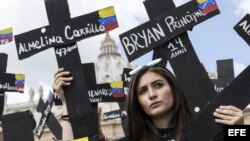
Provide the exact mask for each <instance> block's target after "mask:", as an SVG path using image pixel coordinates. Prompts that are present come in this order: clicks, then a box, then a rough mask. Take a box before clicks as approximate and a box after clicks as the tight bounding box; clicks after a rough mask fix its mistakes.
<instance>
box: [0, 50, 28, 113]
mask: <svg viewBox="0 0 250 141" xmlns="http://www.w3.org/2000/svg"><path fill="white" fill-rule="evenodd" d="M0 61H1V63H0V94H1V95H0V115H2V114H3V109H4V93H5V92H20V93H23V92H24V82H25V76H24V74H12V73H6V69H7V62H8V55H7V54H5V53H0Z"/></svg>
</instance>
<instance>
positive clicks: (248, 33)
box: [234, 14, 250, 46]
mask: <svg viewBox="0 0 250 141" xmlns="http://www.w3.org/2000/svg"><path fill="white" fill-rule="evenodd" d="M234 30H235V31H236V32H237V33H238V34H239V35H240V36H241V37H242V38H243V39H244V40H245V41H246V42H247V44H248V45H249V46H250V14H246V16H245V17H244V18H243V19H242V20H240V21H239V23H237V24H236V25H235V26H234Z"/></svg>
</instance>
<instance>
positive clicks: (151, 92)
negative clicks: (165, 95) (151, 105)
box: [148, 88, 157, 99]
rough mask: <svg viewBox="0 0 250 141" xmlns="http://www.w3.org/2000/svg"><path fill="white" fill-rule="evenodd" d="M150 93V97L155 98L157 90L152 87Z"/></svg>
mask: <svg viewBox="0 0 250 141" xmlns="http://www.w3.org/2000/svg"><path fill="white" fill-rule="evenodd" d="M148 93H149V99H154V98H156V96H157V95H156V92H155V91H154V89H152V88H149V90H148Z"/></svg>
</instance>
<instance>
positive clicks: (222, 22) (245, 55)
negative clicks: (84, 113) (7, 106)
mask: <svg viewBox="0 0 250 141" xmlns="http://www.w3.org/2000/svg"><path fill="white" fill-rule="evenodd" d="M187 1H188V0H175V3H176V5H177V6H179V5H181V4H183V3H185V2H187ZM68 2H69V7H70V12H71V17H72V18H74V17H77V16H80V15H84V14H87V13H90V12H94V11H96V10H98V9H102V8H104V7H107V6H111V5H112V6H114V8H115V11H116V16H117V19H118V24H119V28H117V29H114V30H113V31H111V32H110V35H111V36H112V37H113V38H114V39H115V40H116V44H117V45H118V48H119V52H120V53H121V54H122V57H123V58H126V56H125V54H124V50H123V48H122V46H121V43H120V40H119V34H121V33H123V32H125V31H127V30H129V29H131V28H133V27H135V26H138V25H140V24H142V23H144V22H146V21H148V20H149V18H148V16H147V14H146V10H145V8H144V5H143V3H142V2H143V0H68ZM0 3H1V5H0V30H1V29H4V28H7V27H12V28H13V34H14V35H17V34H21V33H24V32H27V31H30V30H33V29H36V28H39V27H43V26H46V25H48V20H47V15H46V10H45V5H44V0H0ZM217 3H218V6H219V8H220V11H221V14H219V15H217V16H215V17H213V18H211V19H209V20H208V21H205V22H203V23H201V24H199V25H198V26H196V27H195V28H194V29H193V31H192V32H189V36H190V40H191V41H192V44H193V46H194V48H195V51H196V53H197V55H198V57H199V59H200V61H201V62H202V63H203V64H204V66H205V68H206V69H207V70H208V71H209V72H216V60H219V59H234V68H235V75H238V74H239V73H240V72H241V71H242V70H243V69H244V68H245V67H246V66H248V65H249V63H250V59H249V54H250V48H249V46H248V45H247V43H245V41H244V40H243V39H242V38H241V37H239V36H238V34H237V33H236V32H235V31H234V30H233V27H234V26H235V25H236V23H238V22H239V21H240V20H241V19H242V18H243V16H244V15H246V14H247V13H250V0H217ZM104 36H105V34H102V35H98V36H95V37H91V38H88V39H85V40H82V41H80V42H78V43H77V44H78V47H79V51H80V55H81V60H82V63H87V62H95V61H96V60H97V56H98V55H99V53H100V52H99V48H100V45H101V41H102V40H103V39H104ZM0 52H1V53H2V52H4V53H7V54H8V66H7V72H9V73H23V74H25V75H26V78H25V81H26V82H25V94H16V93H8V97H9V99H8V101H7V103H20V102H24V101H27V100H28V99H27V98H28V90H29V88H30V87H32V88H33V89H34V90H35V91H36V92H37V89H38V87H39V85H43V86H45V92H46V93H47V92H48V89H49V88H50V87H51V84H52V81H53V74H54V72H55V71H56V69H57V63H56V58H55V54H54V49H52V48H51V49H48V50H45V51H43V52H40V53H38V54H36V55H34V56H31V57H29V58H26V59H24V60H18V58H17V52H16V47H15V41H12V42H11V43H8V44H5V45H1V46H0ZM151 58H152V53H148V54H147V55H144V56H142V57H141V58H139V59H136V60H135V61H133V62H132V63H134V64H135V65H142V64H145V63H146V62H148V61H149V60H151ZM0 61H1V60H0ZM35 98H38V96H37V95H36V96H35Z"/></svg>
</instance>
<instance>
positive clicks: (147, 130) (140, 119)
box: [127, 66, 191, 141]
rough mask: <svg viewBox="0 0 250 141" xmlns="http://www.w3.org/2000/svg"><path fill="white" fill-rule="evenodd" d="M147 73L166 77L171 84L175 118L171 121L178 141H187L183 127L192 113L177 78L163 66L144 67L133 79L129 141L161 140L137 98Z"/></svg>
mask: <svg viewBox="0 0 250 141" xmlns="http://www.w3.org/2000/svg"><path fill="white" fill-rule="evenodd" d="M146 72H154V73H156V74H159V75H160V76H162V77H164V78H165V79H166V80H167V82H168V83H169V85H170V87H171V89H172V94H173V99H174V105H173V107H172V110H173V114H174V115H173V117H172V119H171V120H170V123H171V125H172V126H173V127H174V128H175V132H174V135H175V139H176V141H185V139H184V137H183V135H182V134H181V129H182V128H183V125H184V124H185V123H186V122H187V121H188V120H189V118H190V116H191V111H190V109H189V105H188V103H187V101H186V99H185V97H184V95H183V92H182V90H181V88H180V87H179V85H178V83H177V80H176V78H175V76H174V75H173V74H172V73H171V72H170V71H169V70H167V69H166V68H165V67H163V66H151V67H143V68H142V69H140V70H139V71H138V72H137V73H136V75H135V76H133V77H132V79H131V81H130V84H129V89H128V98H127V112H128V139H129V141H156V140H159V133H158V131H157V129H156V127H155V126H154V124H153V121H152V119H151V117H150V116H148V115H147V114H146V113H145V112H144V110H143V109H142V107H141V105H140V103H139V101H138V96H137V85H138V82H139V80H140V78H141V77H142V75H144V74H145V73H146Z"/></svg>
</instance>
